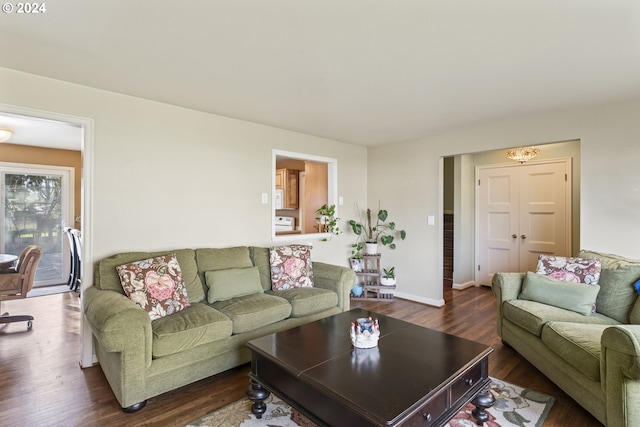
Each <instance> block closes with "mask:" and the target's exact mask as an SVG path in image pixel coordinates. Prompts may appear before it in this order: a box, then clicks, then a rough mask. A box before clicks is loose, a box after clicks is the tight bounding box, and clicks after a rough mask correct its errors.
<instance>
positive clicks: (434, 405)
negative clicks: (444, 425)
mask: <svg viewBox="0 0 640 427" xmlns="http://www.w3.org/2000/svg"><path fill="white" fill-rule="evenodd" d="M446 410H447V390H446V389H445V390H442V391H441V392H440V393H439V394H438V395H437V396H434V397H433V399H431V401H429V402H428V403H427V404H425V405H424V406H423V407H422V408H420V410H419V411H418V412H417V413H416V414H415V415H414V416H412V417H411V418H409V419H408V420H407V421H406V422H404V423H403V424H402V426H403V427H411V426H430V425H433V423H434V422H435V421H436V420H437V419H438V418H440V416H441V415H442V414H444V413H445V411H446Z"/></svg>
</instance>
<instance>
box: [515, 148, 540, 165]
mask: <svg viewBox="0 0 640 427" xmlns="http://www.w3.org/2000/svg"><path fill="white" fill-rule="evenodd" d="M539 152H540V150H539V149H538V148H536V147H518V148H512V149H511V150H507V159H510V160H515V161H517V162H520V163H521V164H522V163H524V162H528V161H529V160H531V159H533V158H534V157H535V156H537V155H538V153H539Z"/></svg>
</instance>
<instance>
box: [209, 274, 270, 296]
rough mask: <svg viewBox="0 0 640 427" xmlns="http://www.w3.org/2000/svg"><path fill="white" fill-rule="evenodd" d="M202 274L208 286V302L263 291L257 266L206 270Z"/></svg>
mask: <svg viewBox="0 0 640 427" xmlns="http://www.w3.org/2000/svg"><path fill="white" fill-rule="evenodd" d="M204 275H205V280H206V282H207V286H208V287H209V292H208V293H207V301H209V302H210V303H212V302H216V301H224V300H228V299H231V298H235V297H241V296H244V295H251V294H256V293H262V292H264V290H263V289H262V286H261V285H260V274H259V273H258V267H249V268H228V269H226V270H214V271H206V272H205V273H204Z"/></svg>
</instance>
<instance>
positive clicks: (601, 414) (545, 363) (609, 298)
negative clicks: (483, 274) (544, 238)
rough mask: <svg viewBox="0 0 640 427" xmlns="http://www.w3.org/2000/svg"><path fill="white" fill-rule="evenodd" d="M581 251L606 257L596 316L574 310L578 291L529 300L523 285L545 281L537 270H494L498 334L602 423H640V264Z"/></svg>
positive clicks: (588, 255)
mask: <svg viewBox="0 0 640 427" xmlns="http://www.w3.org/2000/svg"><path fill="white" fill-rule="evenodd" d="M578 256H579V257H582V258H600V260H601V262H602V273H601V276H600V280H599V282H598V284H599V286H600V290H599V292H598V293H597V298H596V301H595V304H596V306H595V307H596V312H595V313H591V310H589V312H588V313H586V314H584V312H583V314H580V313H579V312H577V311H580V309H579V308H577V307H579V306H580V304H582V305H583V306H584V302H585V301H584V300H583V301H581V298H582V297H581V296H579V295H578V293H574V294H562V293H557V292H556V291H555V290H553V289H552V288H542V289H545V291H544V292H540V293H539V294H538V295H534V296H533V297H531V295H530V296H529V297H527V296H526V295H525V293H523V284H524V286H525V287H526V286H527V282H526V281H529V282H528V283H529V284H531V283H535V281H537V280H541V279H539V278H536V277H534V276H539V275H535V273H527V274H522V273H496V274H495V275H494V277H493V281H492V290H493V293H494V294H495V296H496V298H497V301H496V302H497V327H498V335H499V336H500V337H501V338H502V340H503V342H504V343H505V344H507V345H509V346H510V347H512V348H514V349H515V350H516V351H517V352H518V353H520V354H521V355H522V356H523V357H525V358H526V359H527V360H528V361H529V362H531V363H532V364H533V365H534V366H535V367H536V368H538V369H539V370H540V371H541V372H542V373H543V374H545V375H546V376H547V377H548V378H549V379H551V380H552V381H553V382H554V383H555V384H556V385H558V387H560V388H561V389H562V390H564V391H565V392H566V393H567V394H568V395H569V396H571V397H572V398H573V399H574V400H575V401H576V402H578V403H579V404H580V405H581V406H583V407H584V408H585V409H586V410H587V411H589V412H590V413H591V414H592V415H593V416H594V417H596V418H597V419H598V420H599V421H600V422H602V423H603V424H604V425H606V426H608V427H619V426H627V427H632V426H633V427H635V426H640V399H639V397H640V302H638V298H637V296H638V295H637V292H636V290H635V288H634V284H635V283H636V282H637V281H638V280H640V261H634V260H630V259H626V258H623V257H619V256H616V255H611V254H604V253H598V252H593V251H581V252H580V253H579V254H578ZM528 275H529V276H528ZM531 275H533V276H531ZM544 279H545V280H546V278H544ZM582 286H588V285H582ZM525 298H528V299H525ZM554 298H555V300H554ZM536 300H537V301H536ZM540 301H546V303H544V302H540ZM563 307H564V308H563Z"/></svg>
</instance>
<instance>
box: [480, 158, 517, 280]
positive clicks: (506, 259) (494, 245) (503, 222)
mask: <svg viewBox="0 0 640 427" xmlns="http://www.w3.org/2000/svg"><path fill="white" fill-rule="evenodd" d="M478 172H479V173H477V174H476V175H477V176H478V179H477V192H476V195H477V197H476V200H477V212H476V218H477V221H476V223H477V235H478V238H477V242H478V243H477V246H478V249H477V250H476V260H477V263H478V269H477V272H476V283H480V284H484V285H488V284H491V278H492V277H493V273H495V272H496V271H519V268H520V253H519V251H518V246H519V239H518V236H519V234H515V233H518V232H519V229H520V170H519V169H518V168H514V167H499V168H489V169H487V168H482V169H479V170H478Z"/></svg>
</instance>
